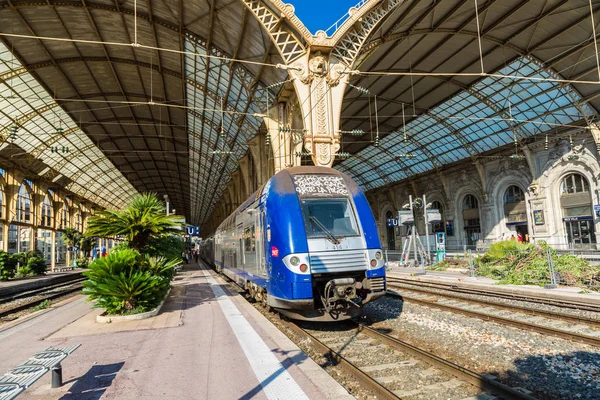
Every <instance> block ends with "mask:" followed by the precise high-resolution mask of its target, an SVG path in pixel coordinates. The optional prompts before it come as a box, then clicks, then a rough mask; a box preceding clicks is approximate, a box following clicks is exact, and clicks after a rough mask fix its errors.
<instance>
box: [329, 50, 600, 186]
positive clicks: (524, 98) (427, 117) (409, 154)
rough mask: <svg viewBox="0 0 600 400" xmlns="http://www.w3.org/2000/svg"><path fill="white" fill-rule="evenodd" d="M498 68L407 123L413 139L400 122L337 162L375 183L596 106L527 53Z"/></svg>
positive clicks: (474, 152)
mask: <svg viewBox="0 0 600 400" xmlns="http://www.w3.org/2000/svg"><path fill="white" fill-rule="evenodd" d="M496 75H502V77H486V78H484V79H482V80H481V81H479V82H478V83H476V84H475V85H473V86H472V87H470V88H468V89H467V90H464V91H462V92H461V93H459V94H458V95H456V96H454V97H453V98H451V99H450V100H448V101H446V102H444V103H443V104H440V105H439V106H437V107H435V108H433V109H431V110H428V111H427V112H425V113H423V114H422V115H420V116H418V117H417V118H415V119H414V120H412V121H410V122H409V123H407V124H406V139H405V136H404V129H403V128H402V126H401V125H400V126H398V127H397V132H394V133H392V134H390V135H388V136H386V137H385V138H383V139H382V140H381V141H380V145H379V147H374V146H370V147H367V148H365V149H364V150H362V151H360V152H359V153H358V154H357V155H355V156H353V157H351V158H350V159H348V160H345V161H344V162H342V163H340V165H338V166H337V169H339V170H341V171H343V172H345V173H347V174H348V175H350V176H352V177H353V178H354V179H356V181H357V182H358V183H359V184H361V185H362V186H363V187H364V188H365V189H374V188H377V187H381V186H383V185H386V184H388V183H391V182H395V181H400V180H403V179H406V178H408V177H409V176H414V175H417V174H421V173H424V172H427V171H430V170H432V169H435V168H439V167H442V166H444V165H447V164H450V163H453V162H456V161H459V160H463V159H465V158H468V157H477V156H478V155H479V154H481V153H483V152H487V151H490V150H493V149H495V148H498V147H500V146H505V145H507V144H510V143H513V142H514V141H515V139H516V140H517V141H519V140H521V139H525V138H528V137H531V136H534V135H538V134H541V133H544V132H546V131H548V130H550V129H552V128H556V127H560V126H565V125H568V124H571V123H574V122H578V121H581V120H584V119H586V118H589V117H591V116H593V115H594V114H595V112H594V111H593V109H592V108H591V107H589V106H588V105H587V104H586V103H585V102H583V101H582V99H581V96H579V95H578V94H577V92H576V91H575V90H573V88H572V87H571V86H569V85H564V84H559V83H558V82H552V81H550V80H543V79H552V78H556V77H555V76H552V75H551V74H550V72H548V71H545V70H543V69H542V67H541V66H539V65H538V64H537V63H536V62H535V61H534V60H533V59H530V58H528V57H521V58H519V59H517V60H516V61H514V62H513V63H512V64H510V65H508V66H506V67H504V68H503V69H501V70H500V71H497V73H496ZM505 76H524V77H529V78H533V79H535V80H533V79H530V80H520V79H514V78H507V77H505ZM538 79H541V80H538Z"/></svg>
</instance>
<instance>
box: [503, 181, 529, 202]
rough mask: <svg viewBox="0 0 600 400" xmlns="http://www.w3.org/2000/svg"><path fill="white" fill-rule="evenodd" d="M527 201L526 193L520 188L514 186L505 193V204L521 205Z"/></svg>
mask: <svg viewBox="0 0 600 400" xmlns="http://www.w3.org/2000/svg"><path fill="white" fill-rule="evenodd" d="M521 201H525V193H523V191H522V190H521V188H520V187H518V186H515V185H512V186H509V187H508V189H506V192H504V204H510V203H519V202H521Z"/></svg>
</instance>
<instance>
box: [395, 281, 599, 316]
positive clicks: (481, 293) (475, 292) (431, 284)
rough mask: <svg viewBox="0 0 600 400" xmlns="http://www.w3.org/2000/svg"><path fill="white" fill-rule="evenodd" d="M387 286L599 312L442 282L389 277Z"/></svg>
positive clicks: (588, 307)
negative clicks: (401, 286)
mask: <svg viewBox="0 0 600 400" xmlns="http://www.w3.org/2000/svg"><path fill="white" fill-rule="evenodd" d="M386 280H387V283H388V286H393V285H398V284H402V285H409V286H413V287H416V288H431V289H441V290H448V291H452V292H454V293H464V294H473V295H479V296H485V297H489V298H496V299H498V298H500V299H507V300H516V301H525V302H529V303H537V304H545V305H549V306H555V307H561V308H563V309H573V310H581V311H592V312H600V307H599V306H598V305H597V304H594V303H587V302H573V301H567V300H559V299H552V298H549V297H535V296H526V295H522V294H516V293H506V292H502V291H495V290H493V288H491V287H485V288H483V289H476V288H465V287H459V286H456V285H454V284H451V283H442V282H421V281H415V280H413V279H405V278H400V277H395V276H394V277H390V276H388V277H387V278H386Z"/></svg>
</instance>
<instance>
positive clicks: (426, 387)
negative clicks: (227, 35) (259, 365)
mask: <svg viewBox="0 0 600 400" xmlns="http://www.w3.org/2000/svg"><path fill="white" fill-rule="evenodd" d="M288 325H289V328H290V329H291V330H292V331H295V333H296V335H297V336H299V337H304V338H309V339H310V345H311V346H313V347H314V348H315V349H316V350H317V351H318V352H319V353H321V354H322V355H323V356H325V357H326V358H327V359H328V360H329V361H330V362H331V363H332V364H335V365H338V366H340V367H342V368H343V369H344V370H345V371H346V372H347V373H349V374H350V375H352V376H353V377H354V378H355V379H356V380H357V381H358V382H360V383H361V385H362V386H363V387H365V388H368V390H369V391H370V392H372V393H373V394H374V395H375V396H377V399H406V400H411V399H423V398H427V399H431V400H434V399H444V400H446V399H480V400H493V399H504V400H509V399H529V400H531V399H534V398H533V397H531V396H529V395H527V394H524V393H522V392H520V391H518V390H516V389H513V388H511V387H508V386H506V385H503V384H501V383H499V382H497V381H495V380H494V379H491V378H488V377H487V376H484V375H480V374H478V373H476V372H473V371H470V370H468V369H466V368H463V367H461V366H459V365H457V364H454V363H452V362H450V361H447V360H444V359H442V358H440V357H438V356H436V355H434V354H432V353H430V352H428V351H426V350H424V349H420V348H417V347H415V346H413V345H410V344H408V343H405V342H403V341H401V340H399V339H396V338H394V337H392V336H389V335H387V334H386V333H384V332H380V331H378V330H375V329H372V328H370V327H368V326H366V325H363V324H360V323H358V322H353V321H348V322H344V323H340V324H337V325H336V327H335V328H332V326H331V325H324V324H311V323H293V322H289V323H288ZM365 354H369V357H364V355H365ZM372 360H377V362H376V363H373V361H372Z"/></svg>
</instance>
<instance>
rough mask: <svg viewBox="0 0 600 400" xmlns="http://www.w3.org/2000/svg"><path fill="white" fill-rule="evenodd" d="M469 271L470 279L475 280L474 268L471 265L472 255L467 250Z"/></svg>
mask: <svg viewBox="0 0 600 400" xmlns="http://www.w3.org/2000/svg"><path fill="white" fill-rule="evenodd" d="M469 270H470V273H471V278H475V266H474V265H473V254H472V253H471V250H469Z"/></svg>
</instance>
